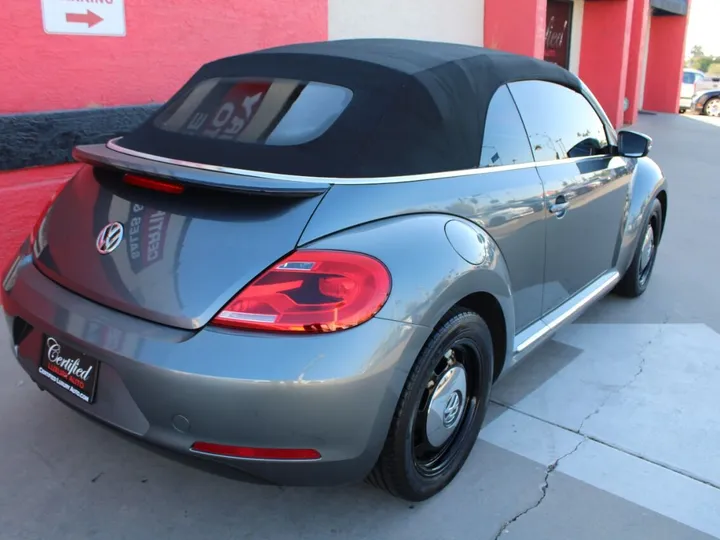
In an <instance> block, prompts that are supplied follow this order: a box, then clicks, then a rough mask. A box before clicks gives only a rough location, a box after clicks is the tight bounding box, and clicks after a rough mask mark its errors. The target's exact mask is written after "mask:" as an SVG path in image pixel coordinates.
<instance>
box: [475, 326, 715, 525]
mask: <svg viewBox="0 0 720 540" xmlns="http://www.w3.org/2000/svg"><path fill="white" fill-rule="evenodd" d="M563 354H564V355H565V356H566V357H567V358H565V359H561V360H557V357H562V355H563ZM531 362H532V363H533V364H530V363H531ZM719 387H720V335H718V334H717V333H716V332H715V331H714V330H712V329H711V328H709V327H707V326H706V325H704V324H665V325H655V324H644V325H628V324H623V325H620V324H576V325H572V326H570V327H569V328H567V329H565V330H563V331H562V332H560V333H559V334H558V335H557V336H556V338H555V343H554V344H553V345H552V346H551V347H549V348H547V349H546V350H545V352H542V351H539V354H538V355H537V357H534V358H528V362H526V365H524V366H523V365H521V366H519V367H518V369H517V371H516V372H515V373H512V374H510V375H509V376H508V377H507V378H506V379H505V380H502V381H500V382H499V383H498V385H497V387H496V388H495V389H494V390H493V399H494V400H495V401H496V402H498V403H501V404H504V405H506V406H508V407H511V409H512V410H507V411H506V412H504V413H502V414H501V415H500V416H499V417H497V419H495V420H494V421H492V422H491V423H490V424H489V425H487V426H486V427H485V428H484V429H483V431H482V432H481V435H480V438H481V439H482V440H485V441H487V442H490V443H492V444H494V445H496V446H499V447H501V448H504V449H506V450H509V451H511V452H514V453H516V454H519V455H522V456H524V457H526V458H529V459H532V460H534V461H536V462H537V463H540V464H542V465H544V466H546V467H551V468H552V469H554V470H557V471H560V472H563V473H566V474H568V475H570V476H572V477H574V478H576V479H578V480H581V481H583V482H586V483H588V484H590V485H592V486H595V487H597V488H599V489H602V490H605V491H607V492H609V493H612V494H614V495H616V496H619V497H622V498H624V499H626V500H628V501H631V502H633V503H636V504H638V505H641V506H644V507H646V508H648V509H650V510H653V511H655V512H658V513H660V514H663V515H665V516H667V517H670V518H672V519H675V520H677V521H679V522H681V523H684V524H685V525H688V526H690V527H692V528H694V529H697V530H699V531H703V532H706V533H708V534H712V535H715V536H719V537H720V512H719V511H718V508H720V489H717V487H718V486H720V415H718V414H717V411H718V410H720V406H719V405H720V397H719V396H720V393H718V391H717V389H718V388H719Z"/></svg>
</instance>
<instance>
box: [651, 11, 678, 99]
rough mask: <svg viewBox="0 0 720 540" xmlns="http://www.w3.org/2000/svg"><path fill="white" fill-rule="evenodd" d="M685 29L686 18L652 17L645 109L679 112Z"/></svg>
mask: <svg viewBox="0 0 720 540" xmlns="http://www.w3.org/2000/svg"><path fill="white" fill-rule="evenodd" d="M686 28H687V17H681V16H669V17H668V16H665V17H660V16H653V18H652V22H651V23H650V44H649V46H648V60H647V72H646V75H645V97H644V99H643V108H644V109H647V110H649V111H657V112H668V113H677V112H678V108H679V106H680V104H679V102H680V88H681V86H682V68H683V59H684V58H683V57H684V54H685V31H686Z"/></svg>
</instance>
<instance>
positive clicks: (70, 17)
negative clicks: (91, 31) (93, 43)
mask: <svg viewBox="0 0 720 540" xmlns="http://www.w3.org/2000/svg"><path fill="white" fill-rule="evenodd" d="M65 20H66V21H67V22H69V23H85V24H87V25H88V28H92V27H93V26H95V25H96V24H98V23H101V22H103V20H104V19H103V18H102V17H101V16H100V15H98V14H97V13H94V12H92V11H90V10H89V9H88V10H87V11H86V12H85V13H66V14H65Z"/></svg>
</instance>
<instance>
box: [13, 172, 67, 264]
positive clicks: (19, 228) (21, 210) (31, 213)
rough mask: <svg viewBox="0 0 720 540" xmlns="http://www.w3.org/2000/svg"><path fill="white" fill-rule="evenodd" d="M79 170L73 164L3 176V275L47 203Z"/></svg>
mask: <svg viewBox="0 0 720 540" xmlns="http://www.w3.org/2000/svg"><path fill="white" fill-rule="evenodd" d="M78 168H79V165H77V164H75V163H71V164H68V165H58V166H57V167H38V168H35V169H24V170H22V171H12V172H5V173H0V201H2V203H1V204H0V272H4V271H5V269H6V268H7V266H8V264H10V261H11V260H12V258H13V257H14V256H15V250H16V249H17V248H18V247H19V246H20V244H21V243H22V241H23V240H24V239H25V237H26V236H27V235H28V234H29V233H30V230H31V229H32V227H33V225H34V224H35V221H36V220H37V216H38V214H39V213H40V212H41V211H42V210H43V208H44V207H45V205H46V204H47V201H48V200H50V197H52V196H53V194H54V193H55V192H56V191H57V190H58V189H60V188H61V187H62V186H63V185H64V184H65V182H66V181H67V180H69V179H70V178H71V177H72V175H73V174H75V171H76V170H77V169H78Z"/></svg>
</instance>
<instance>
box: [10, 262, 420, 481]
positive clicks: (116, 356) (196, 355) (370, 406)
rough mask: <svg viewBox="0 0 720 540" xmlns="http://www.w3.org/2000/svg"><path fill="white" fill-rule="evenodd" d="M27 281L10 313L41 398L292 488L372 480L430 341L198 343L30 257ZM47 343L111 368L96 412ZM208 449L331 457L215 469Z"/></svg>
mask: <svg viewBox="0 0 720 540" xmlns="http://www.w3.org/2000/svg"><path fill="white" fill-rule="evenodd" d="M15 272H16V275H15V276H13V279H12V280H11V283H10V285H11V286H10V287H9V290H8V291H6V290H3V296H2V300H3V306H4V309H5V312H6V317H7V322H8V325H9V328H10V333H11V342H12V344H13V347H14V349H15V351H14V352H15V355H16V358H17V360H18V362H19V363H20V365H21V366H22V367H23V369H24V370H25V371H26V372H27V373H28V375H29V376H30V377H31V378H32V379H33V380H34V381H35V382H36V383H37V384H38V386H40V387H41V388H43V389H45V390H47V391H48V392H50V393H51V394H53V395H54V396H55V397H57V398H58V399H59V400H60V401H62V402H63V403H65V404H67V405H69V406H72V407H74V408H75V409H78V410H80V411H82V412H84V413H86V414H88V415H90V416H91V417H93V418H95V419H97V420H99V421H101V422H103V423H105V424H108V425H110V426H113V427H115V428H117V429H119V430H122V431H124V432H125V433H128V434H130V435H133V436H134V437H137V438H140V439H142V440H144V441H146V442H149V443H152V444H155V445H159V446H161V447H163V448H166V449H170V450H172V451H174V452H178V453H180V454H184V455H191V456H194V457H198V458H204V459H211V460H213V461H217V462H220V463H223V464H226V465H230V466H232V467H235V468H237V469H240V470H242V471H244V472H247V473H249V474H251V475H253V476H256V477H260V478H261V479H263V480H265V481H269V482H273V483H278V484H283V485H319V484H341V483H347V482H354V481H358V480H361V479H362V478H363V477H364V476H365V475H366V474H367V473H368V472H369V470H370V469H371V468H372V466H373V464H374V462H375V461H376V459H377V456H378V454H379V452H380V450H381V448H382V444H383V442H384V439H385V436H386V434H387V430H388V427H389V423H390V420H391V418H392V414H393V412H394V409H395V405H396V403H397V399H398V397H399V394H400V392H401V391H402V388H403V385H404V383H405V379H406V375H407V372H408V370H409V369H410V367H411V366H412V363H413V361H414V358H415V357H416V356H417V354H418V353H419V351H420V349H421V347H422V345H423V343H424V342H425V340H426V339H427V337H428V335H429V333H430V329H428V328H425V327H421V326H414V325H409V324H403V323H399V322H395V321H389V320H384V319H373V320H371V321H369V322H367V323H365V324H363V325H361V326H359V327H357V328H354V329H352V330H348V331H344V332H338V333H337V334H327V335H315V336H281V335H277V336H270V335H263V334H255V333H240V332H233V331H226V330H216V329H210V328H204V329H201V330H200V331H197V332H192V331H186V330H180V329H175V328H170V327H167V326H162V325H158V324H154V323H151V322H147V321H144V320H140V319H137V318H134V317H130V316H128V315H125V314H122V313H118V312H116V311H114V310H111V309H108V308H105V307H103V306H100V305H98V304H95V303H93V302H91V301H88V300H85V299H84V298H81V297H79V296H77V295H76V294H74V293H72V292H69V291H67V290H65V289H63V288H62V287H60V286H58V285H56V284H55V283H53V282H52V281H50V280H49V279H47V278H46V277H45V276H43V275H42V274H41V273H40V272H39V271H38V270H37V269H36V268H35V267H34V266H33V265H32V263H31V262H30V260H29V257H26V260H23V262H21V263H20V264H18V265H17V267H16V270H15ZM26 323H27V326H26ZM45 334H49V335H51V336H53V337H55V338H57V339H58V340H61V341H64V342H65V343H67V344H68V345H71V346H73V347H75V348H77V349H78V350H80V351H82V352H84V353H86V354H89V355H91V356H93V357H95V358H97V359H98V360H100V362H101V364H100V369H99V372H98V377H99V379H98V386H97V394H96V400H95V402H94V403H93V404H87V403H84V402H83V401H81V400H80V399H78V398H76V397H75V396H73V395H71V394H69V393H68V392H67V391H65V390H63V389H61V388H59V387H58V386H56V385H55V384H53V383H52V382H50V381H49V380H47V379H46V378H45V377H43V376H41V375H40V374H39V372H38V367H39V361H40V355H41V352H42V343H43V339H44V335H45ZM38 414H42V411H38ZM196 441H204V442H214V443H219V444H226V445H234V446H244V447H253V448H310V449H315V450H317V451H318V452H319V453H320V455H321V456H322V457H321V458H320V459H319V460H315V461H278V460H272V461H264V460H256V459H234V458H223V457H214V456H208V455H199V454H196V453H194V452H192V451H191V450H190V447H191V446H192V444H193V443H194V442H196Z"/></svg>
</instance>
